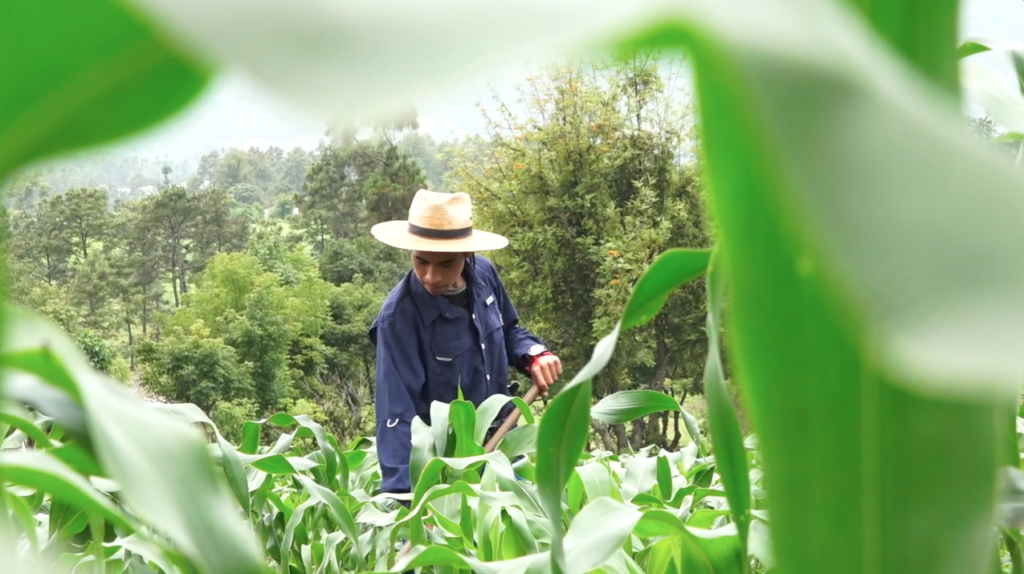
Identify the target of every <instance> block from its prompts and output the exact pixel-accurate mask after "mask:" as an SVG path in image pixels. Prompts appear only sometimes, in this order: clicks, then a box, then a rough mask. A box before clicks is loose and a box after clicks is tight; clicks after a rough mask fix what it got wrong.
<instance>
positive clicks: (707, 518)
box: [686, 509, 749, 545]
mask: <svg viewBox="0 0 1024 574" xmlns="http://www.w3.org/2000/svg"><path fill="white" fill-rule="evenodd" d="M729 514H730V511H728V510H707V509H702V510H697V511H694V513H693V514H691V515H690V517H689V518H687V519H686V525H687V526H692V527H694V528H711V527H712V526H714V525H715V521H716V520H718V519H719V518H721V517H723V516H729ZM748 529H749V527H748ZM741 545H742V543H741Z"/></svg>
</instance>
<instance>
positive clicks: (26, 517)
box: [0, 469, 39, 553]
mask: <svg viewBox="0 0 1024 574" xmlns="http://www.w3.org/2000/svg"><path fill="white" fill-rule="evenodd" d="M3 473H4V471H3V469H0V476H2V475H3ZM4 502H5V503H6V504H7V505H8V506H9V507H10V512H11V515H12V516H13V517H14V519H15V520H16V521H17V522H18V525H19V526H20V527H21V532H22V533H23V534H24V536H25V538H26V539H27V540H28V545H29V548H30V549H31V551H32V552H36V553H38V552H39V536H38V534H36V528H37V523H36V517H35V513H34V512H33V511H32V509H31V508H29V505H28V503H27V502H25V499H24V498H22V497H20V496H12V495H8V496H6V497H5V499H4Z"/></svg>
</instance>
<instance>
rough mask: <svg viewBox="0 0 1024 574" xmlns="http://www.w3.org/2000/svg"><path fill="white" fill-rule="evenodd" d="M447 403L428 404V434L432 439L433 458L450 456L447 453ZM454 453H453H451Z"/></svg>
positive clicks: (435, 402)
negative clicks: (429, 433)
mask: <svg viewBox="0 0 1024 574" xmlns="http://www.w3.org/2000/svg"><path fill="white" fill-rule="evenodd" d="M448 410H449V406H448V403H442V402H440V401H434V402H432V403H430V432H431V434H432V435H433V437H434V454H435V456H450V455H451V454H452V453H449V452H448V450H447V449H448ZM453 452H454V451H453Z"/></svg>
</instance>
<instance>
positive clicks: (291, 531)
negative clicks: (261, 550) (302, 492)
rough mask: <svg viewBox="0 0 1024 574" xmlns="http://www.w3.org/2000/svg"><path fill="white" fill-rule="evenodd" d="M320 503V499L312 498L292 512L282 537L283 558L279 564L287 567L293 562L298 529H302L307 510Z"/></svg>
mask: <svg viewBox="0 0 1024 574" xmlns="http://www.w3.org/2000/svg"><path fill="white" fill-rule="evenodd" d="M319 503H320V501H319V500H317V499H315V498H310V499H309V500H307V501H305V502H303V503H302V504H300V505H298V506H296V507H295V511H294V512H293V513H292V516H291V518H289V519H288V523H287V524H286V525H285V527H284V536H283V537H282V539H281V560H280V564H279V566H282V567H284V568H287V567H288V566H289V565H290V564H291V556H292V543H293V542H294V540H295V536H296V533H297V531H298V530H299V529H300V525H301V524H302V520H303V519H304V518H305V516H306V511H307V510H309V509H310V508H312V507H314V506H316V505H317V504H319Z"/></svg>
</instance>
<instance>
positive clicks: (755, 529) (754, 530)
mask: <svg viewBox="0 0 1024 574" xmlns="http://www.w3.org/2000/svg"><path fill="white" fill-rule="evenodd" d="M747 549H748V551H749V552H750V555H751V556H753V557H754V558H757V560H758V561H759V562H760V563H761V564H764V565H765V567H766V568H768V569H772V568H775V554H774V552H773V550H772V539H771V532H769V530H768V526H766V525H765V523H764V522H761V521H760V520H755V521H753V522H751V523H750V538H749V539H748V540H747Z"/></svg>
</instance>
